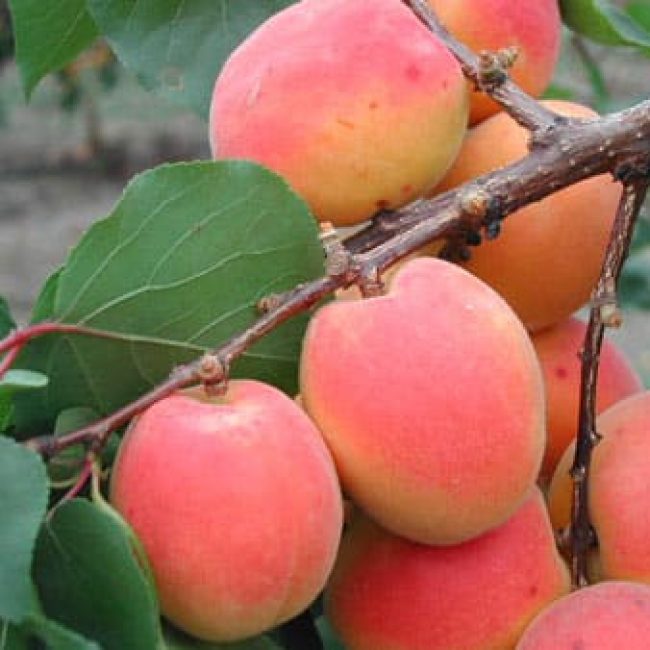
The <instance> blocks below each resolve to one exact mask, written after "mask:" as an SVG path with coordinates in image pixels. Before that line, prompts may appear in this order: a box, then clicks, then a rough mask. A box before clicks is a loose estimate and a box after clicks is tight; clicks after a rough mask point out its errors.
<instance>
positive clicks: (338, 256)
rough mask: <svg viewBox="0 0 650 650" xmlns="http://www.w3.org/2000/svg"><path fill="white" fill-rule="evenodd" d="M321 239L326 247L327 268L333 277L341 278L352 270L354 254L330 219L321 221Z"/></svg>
mask: <svg viewBox="0 0 650 650" xmlns="http://www.w3.org/2000/svg"><path fill="white" fill-rule="evenodd" d="M320 228H321V232H320V240H321V243H322V244H323V248H324V249H325V269H326V271H327V275H328V276H329V277H331V278H340V277H342V276H345V275H347V274H348V273H349V272H350V269H351V265H352V255H351V253H350V251H348V250H347V248H345V246H344V245H343V242H342V241H341V238H340V237H339V234H338V232H337V231H336V228H334V226H333V225H332V223H331V222H330V221H324V222H323V223H321V226H320Z"/></svg>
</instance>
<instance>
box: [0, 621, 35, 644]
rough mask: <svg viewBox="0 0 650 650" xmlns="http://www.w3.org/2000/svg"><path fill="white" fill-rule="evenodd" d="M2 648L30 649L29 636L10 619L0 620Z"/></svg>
mask: <svg viewBox="0 0 650 650" xmlns="http://www.w3.org/2000/svg"><path fill="white" fill-rule="evenodd" d="M0 650H30V647H29V636H28V635H27V634H26V633H25V632H23V631H22V630H21V629H20V628H18V627H16V626H15V625H12V624H11V623H9V622H8V621H2V620H0Z"/></svg>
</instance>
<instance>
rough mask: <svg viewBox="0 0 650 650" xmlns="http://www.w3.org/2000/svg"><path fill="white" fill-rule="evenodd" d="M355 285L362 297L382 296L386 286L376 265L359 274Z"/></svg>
mask: <svg viewBox="0 0 650 650" xmlns="http://www.w3.org/2000/svg"><path fill="white" fill-rule="evenodd" d="M357 285H358V286H359V291H361V295H362V296H363V297H364V298H376V297H377V296H383V295H384V293H385V292H386V286H385V285H384V282H383V280H382V279H381V274H380V273H379V269H378V268H377V267H376V266H373V267H371V268H370V269H367V270H364V271H363V272H362V273H361V275H360V276H359V280H358V281H357Z"/></svg>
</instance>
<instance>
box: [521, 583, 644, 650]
mask: <svg viewBox="0 0 650 650" xmlns="http://www.w3.org/2000/svg"><path fill="white" fill-rule="evenodd" d="M649 638H650V588H649V587H648V586H646V585H640V584H635V583H632V582H603V583H600V584H597V585H591V586H589V587H585V588H583V589H580V590H578V591H575V592H573V593H572V594H569V595H568V596H564V597H563V598H560V599H559V600H557V601H556V602H554V603H553V604H552V605H550V606H549V607H548V608H547V609H546V610H544V611H543V612H542V613H541V614H540V615H539V616H538V617H537V618H536V619H535V620H534V621H533V623H532V624H531V625H530V627H529V628H528V629H527V630H526V632H525V633H524V635H523V636H522V637H521V639H520V641H519V643H518V644H517V647H516V649H515V650H646V649H647V648H648V639H649Z"/></svg>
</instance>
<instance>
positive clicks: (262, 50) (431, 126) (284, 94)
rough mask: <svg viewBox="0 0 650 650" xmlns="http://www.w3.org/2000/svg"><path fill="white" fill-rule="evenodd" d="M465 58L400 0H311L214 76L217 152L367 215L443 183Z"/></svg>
mask: <svg viewBox="0 0 650 650" xmlns="http://www.w3.org/2000/svg"><path fill="white" fill-rule="evenodd" d="M468 103H469V102H468V91H467V87H466V84H465V80H464V78H463V75H462V73H461V70H460V66H459V65H458V63H457V62H456V60H455V59H454V58H453V57H452V55H451V54H450V53H449V51H448V50H447V49H446V48H445V46H444V45H443V44H442V43H440V42H439V41H438V40H437V39H436V38H435V37H434V36H433V35H432V34H431V33H430V32H429V31H428V30H427V29H426V28H425V27H424V25H422V24H421V23H420V21H419V20H418V19H417V18H416V16H415V15H414V14H413V13H412V12H411V11H410V10H409V9H408V8H407V7H406V6H405V5H404V4H403V3H402V2H399V1H397V0H355V2H350V1H349V0H303V1H302V2H298V3H296V4H293V5H291V6H290V7H288V8H287V9H285V10H284V11H281V12H279V13H278V14H276V15H275V16H273V17H272V18H271V19H270V20H268V21H267V22H266V23H264V24H263V25H262V26H261V27H260V28H258V29H257V30H256V31H255V32H254V33H253V34H252V35H251V36H250V37H249V38H248V39H247V40H246V41H245V42H244V43H242V44H241V45H240V46H239V47H238V48H237V49H236V50H235V51H234V52H233V54H232V56H231V57H230V59H229V60H228V61H227V63H226V64H225V66H224V68H223V70H222V72H221V74H220V76H219V78H218V79H217V82H216V84H215V88H214V93H213V97H212V106H211V112H210V139H211V145H212V151H213V155H214V156H215V157H219V158H224V157H231V158H247V159H250V160H254V161H257V162H259V163H262V164H264V165H266V166H267V167H270V168H271V169H273V170H275V171H277V172H278V173H280V174H281V175H282V176H284V177H285V178H286V179H287V181H288V182H289V184H290V185H291V186H292V187H293V188H294V189H295V190H296V192H298V193H299V194H300V195H301V196H302V197H303V198H304V199H305V200H306V201H307V203H308V204H309V205H310V206H311V208H312V211H313V212H314V214H315V215H316V217H317V218H318V219H321V220H327V221H331V222H332V223H334V224H336V225H345V224H353V223H359V222H361V221H363V220H365V219H367V218H368V217H370V216H371V215H372V214H374V213H375V212H377V211H378V210H380V209H384V208H395V207H398V206H400V205H403V204H405V203H408V202H410V201H412V200H413V199H414V198H415V197H417V196H419V195H421V194H423V193H424V192H425V191H427V190H428V189H429V188H431V187H432V186H433V185H435V184H436V183H437V182H438V181H439V180H440V178H441V177H442V175H443V174H444V173H445V171H446V170H447V169H448V167H449V166H450V165H451V163H452V161H453V159H454V157H455V155H456V154H457V153H458V149H459V147H460V143H461V141H462V138H463V135H464V133H465V129H466V125H467V111H468Z"/></svg>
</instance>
